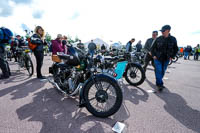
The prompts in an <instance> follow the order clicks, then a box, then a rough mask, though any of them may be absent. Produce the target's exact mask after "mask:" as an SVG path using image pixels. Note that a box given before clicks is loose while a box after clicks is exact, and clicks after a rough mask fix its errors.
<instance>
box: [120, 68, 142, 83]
mask: <svg viewBox="0 0 200 133" xmlns="http://www.w3.org/2000/svg"><path fill="white" fill-rule="evenodd" d="M124 76H125V79H126V81H127V82H128V83H129V84H130V85H133V86H138V85H141V84H142V83H143V82H144V80H145V72H144V70H143V68H142V67H141V66H140V65H137V64H128V66H127V68H126V71H125V73H124Z"/></svg>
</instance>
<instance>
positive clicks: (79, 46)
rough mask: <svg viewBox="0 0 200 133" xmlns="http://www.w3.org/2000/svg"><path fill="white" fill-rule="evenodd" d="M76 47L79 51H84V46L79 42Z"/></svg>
mask: <svg viewBox="0 0 200 133" xmlns="http://www.w3.org/2000/svg"><path fill="white" fill-rule="evenodd" d="M77 47H78V48H80V49H81V50H83V51H84V50H85V47H84V44H83V43H82V42H81V40H79V43H78V44H77Z"/></svg>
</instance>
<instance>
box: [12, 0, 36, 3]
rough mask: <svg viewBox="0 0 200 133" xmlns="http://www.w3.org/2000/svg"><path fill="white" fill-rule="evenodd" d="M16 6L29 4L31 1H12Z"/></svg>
mask: <svg viewBox="0 0 200 133" xmlns="http://www.w3.org/2000/svg"><path fill="white" fill-rule="evenodd" d="M12 1H13V2H15V3H16V4H31V3H32V0H12Z"/></svg>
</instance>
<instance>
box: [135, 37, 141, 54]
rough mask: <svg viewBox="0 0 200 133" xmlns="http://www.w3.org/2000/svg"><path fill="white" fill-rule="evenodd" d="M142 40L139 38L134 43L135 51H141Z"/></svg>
mask: <svg viewBox="0 0 200 133" xmlns="http://www.w3.org/2000/svg"><path fill="white" fill-rule="evenodd" d="M141 43H142V41H141V40H140V41H138V43H137V44H136V51H137V52H141V50H142V44H141Z"/></svg>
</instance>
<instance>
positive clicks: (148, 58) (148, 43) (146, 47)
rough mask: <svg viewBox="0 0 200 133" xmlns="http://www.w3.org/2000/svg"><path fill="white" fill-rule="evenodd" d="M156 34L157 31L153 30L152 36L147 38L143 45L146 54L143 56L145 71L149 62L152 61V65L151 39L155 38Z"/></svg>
mask: <svg viewBox="0 0 200 133" xmlns="http://www.w3.org/2000/svg"><path fill="white" fill-rule="evenodd" d="M157 36H158V31H153V33H152V38H149V39H147V41H146V43H145V45H144V50H145V52H146V56H145V64H144V67H143V68H144V71H145V72H146V68H147V66H148V65H149V62H150V61H152V65H153V58H152V56H151V52H150V50H151V46H152V44H153V41H154V40H155V39H156V38H157Z"/></svg>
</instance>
